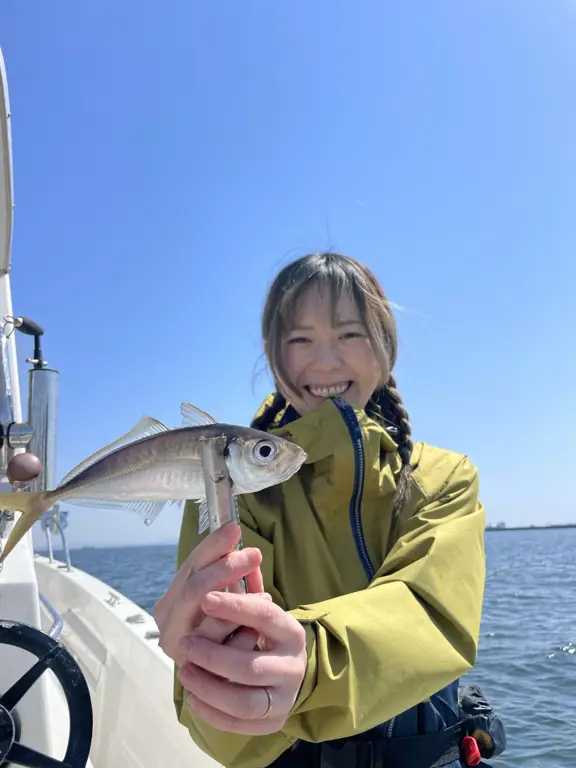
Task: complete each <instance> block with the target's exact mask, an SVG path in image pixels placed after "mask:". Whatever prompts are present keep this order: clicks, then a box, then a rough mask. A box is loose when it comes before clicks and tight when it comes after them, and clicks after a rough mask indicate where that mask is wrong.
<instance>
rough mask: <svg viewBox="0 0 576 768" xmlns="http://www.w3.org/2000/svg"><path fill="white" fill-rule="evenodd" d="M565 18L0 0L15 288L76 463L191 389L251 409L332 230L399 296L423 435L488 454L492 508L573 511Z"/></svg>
mask: <svg viewBox="0 0 576 768" xmlns="http://www.w3.org/2000/svg"><path fill="white" fill-rule="evenodd" d="M575 35H576V6H574V5H573V4H572V3H570V2H559V1H556V0H507V1H506V2H502V0H498V1H497V0H468V1H467V2H465V3H458V2H445V1H438V2H434V3H431V2H429V1H428V0H419V1H418V2H416V1H412V2H408V1H407V2H404V3H386V2H382V0H373V1H372V2H365V1H364V0H355V2H354V3H352V2H343V1H342V0H340V1H336V0H330V2H328V0H316V2H314V3H310V2H303V0H296V1H292V2H286V1H284V2H280V1H279V0H278V1H277V2H274V3H264V2H253V1H252V0H242V2H238V0H226V1H223V0H212V1H211V2H205V3H186V2H173V1H171V0H170V1H167V2H164V3H156V2H151V1H150V0H148V1H141V2H138V3H136V2H124V3H118V2H112V0H101V1H100V2H98V3H95V2H90V3H88V2H84V3H77V2H71V1H63V2H55V3H45V2H39V0H37V1H36V2H28V3H16V2H11V3H3V4H2V7H1V10H0V45H1V46H2V49H3V53H4V57H5V61H6V67H7V71H8V81H9V87H10V98H11V105H12V114H13V122H12V132H13V145H14V170H15V198H16V212H15V230H14V241H13V296H14V303H15V311H16V312H17V313H18V314H25V315H29V316H32V317H34V318H35V319H37V320H38V322H40V323H41V324H42V325H44V326H45V329H46V336H45V342H44V349H45V354H46V357H47V359H48V360H49V362H50V363H51V364H52V365H54V366H55V367H57V368H58V369H59V370H60V374H61V378H60V431H59V438H58V440H59V453H58V475H59V476H62V475H63V474H65V473H66V472H67V471H68V470H69V469H70V468H71V467H72V466H73V465H74V464H76V463H77V462H78V461H80V460H81V459H82V458H84V457H85V456H86V455H87V454H89V453H91V452H92V451H94V450H96V449H97V448H99V447H101V446H102V445H104V444H105V443H107V442H109V441H111V440H113V439H115V438H116V437H117V436H118V435H119V434H121V433H123V432H125V431H126V430H127V429H128V428H130V427H131V426H132V424H133V423H134V422H136V421H137V420H138V418H139V417H140V416H141V415H142V414H143V413H149V414H151V415H153V416H155V417H156V418H159V419H161V420H164V421H166V422H167V423H169V424H171V425H177V424H178V419H179V404H180V401H181V400H182V399H187V400H190V401H192V402H194V403H196V404H197V405H199V406H200V407H201V408H203V409H206V410H208V411H210V412H211V413H213V414H214V416H215V417H216V418H218V419H221V420H227V421H233V422H237V423H246V422H247V421H248V420H249V419H250V417H251V415H252V413H253V411H254V410H255V408H256V407H257V405H258V404H259V402H260V400H261V399H262V397H263V396H264V395H265V394H266V393H267V391H268V388H269V384H270V382H269V379H268V377H267V376H266V375H261V376H259V377H258V378H257V380H256V382H255V383H253V374H254V371H255V370H258V368H259V367H261V366H260V361H259V358H260V354H261V346H260V335H259V316H260V311H261V308H262V304H263V301H264V297H265V292H266V288H267V286H268V284H269V282H270V280H271V279H272V277H273V275H274V273H275V272H276V270H277V269H278V267H279V266H280V265H282V264H284V263H286V262H287V261H288V260H290V259H292V258H294V257H296V256H298V255H301V254H302V253H305V252H307V251H310V250H317V249H323V248H327V247H331V248H333V249H338V250H341V251H343V252H345V253H348V254H350V255H352V256H355V257H356V258H359V259H361V260H363V261H365V262H366V263H368V264H369V265H370V266H371V267H372V268H373V269H374V271H375V272H376V274H377V275H378V277H379V278H380V280H381V282H382V284H383V286H384V288H385V290H386V291H387V293H388V294H389V296H390V298H391V300H392V301H394V302H396V303H397V304H398V305H401V306H402V307H404V308H405V309H404V310H403V311H401V312H399V314H398V321H399V326H400V342H401V348H400V362H399V364H398V367H397V371H396V372H397V378H398V381H399V386H400V389H401V391H402V393H403V396H404V399H405V402H406V405H407V407H408V409H409V412H410V414H411V418H412V423H413V430H414V434H415V436H416V438H417V439H422V440H425V441H428V442H431V443H434V444H436V445H440V446H443V447H446V448H451V449H454V450H457V451H461V452H464V453H467V454H468V455H469V456H470V457H471V459H472V460H473V461H474V462H475V463H476V464H477V465H478V467H479V468H480V473H481V486H482V498H483V500H484V502H485V504H486V507H487V511H488V517H489V519H490V520H491V521H493V522H497V521H499V520H505V521H506V522H507V523H509V524H519V523H528V524H531V523H538V522H542V523H547V522H552V521H569V520H576V494H575V491H574V484H573V482H572V477H573V473H574V462H575V458H576V456H575V452H574V447H573V446H574V438H573V435H574V432H575V428H576V418H575V410H576V409H575V406H574V394H573V393H574V390H575V388H576V386H575V385H576V362H575V360H576V355H575V353H574V350H575V342H574V339H575V336H576V312H575V309H574V294H575V289H576V266H575V264H576V261H575V259H574V247H575V243H576V216H575V213H576V209H575V206H576V138H575V137H576V102H575V100H574V96H573V95H574V93H576V48H575V46H574V39H575ZM29 353H30V350H29V349H28V347H27V346H26V341H25V340H24V343H22V340H20V347H19V356H20V358H21V359H22V360H23V359H24V358H25V357H26V356H27V355H29ZM25 368H26V366H25V365H24V364H23V365H22V369H21V370H22V374H24V371H25ZM178 529H179V519H178V518H177V515H176V513H171V512H168V513H167V514H165V515H164V517H161V518H160V519H159V520H157V521H156V523H155V524H154V525H153V526H152V527H151V528H150V529H147V528H145V527H144V526H143V524H142V521H141V519H140V518H139V517H138V516H136V515H133V514H130V513H127V512H115V511H108V512H99V511H91V510H84V509H82V510H73V513H72V517H71V525H70V529H69V530H70V538H71V540H72V541H73V542H74V543H82V542H99V543H102V542H109V543H113V542H118V543H127V542H133V543H138V542H142V543H145V542H153V541H165V540H174V539H175V538H176V536H177V533H178Z"/></svg>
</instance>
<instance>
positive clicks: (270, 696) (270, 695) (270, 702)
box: [262, 685, 272, 720]
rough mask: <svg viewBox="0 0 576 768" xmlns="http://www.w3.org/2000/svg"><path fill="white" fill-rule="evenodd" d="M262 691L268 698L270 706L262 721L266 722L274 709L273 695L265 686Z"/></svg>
mask: <svg viewBox="0 0 576 768" xmlns="http://www.w3.org/2000/svg"><path fill="white" fill-rule="evenodd" d="M262 690H263V691H264V693H265V694H266V696H267V697H268V706H267V707H266V712H264V714H263V715H262V720H264V718H265V717H268V715H269V714H270V710H271V709H272V694H271V693H270V691H269V690H268V688H266V686H265V685H263V686H262Z"/></svg>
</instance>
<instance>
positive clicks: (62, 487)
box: [0, 403, 307, 563]
mask: <svg viewBox="0 0 576 768" xmlns="http://www.w3.org/2000/svg"><path fill="white" fill-rule="evenodd" d="M181 413H182V424H183V426H182V427H181V428H178V429H169V428H168V427H167V426H165V425H164V424H162V423H161V422H159V421H157V420H156V419H153V418H150V417H149V416H144V417H143V418H142V419H140V421H139V422H138V423H137V424H136V425H135V426H134V427H133V428H132V429H131V430H130V431H129V432H127V433H126V434H125V435H123V436H122V437H121V438H119V439H118V440H116V441H115V442H113V443H111V444H110V445H108V446H106V447H105V448H102V449H101V450H100V451H97V452H96V453H94V454H92V456H89V457H88V458H87V459H85V460H84V461H83V462H81V463H80V464H79V465H78V466H77V467H75V468H74V469H73V470H72V471H71V472H69V473H68V475H66V477H65V478H64V479H63V480H62V482H61V483H60V484H59V485H58V487H57V488H55V489H54V490H50V491H44V492H42V493H30V492H28V491H21V492H19V493H0V509H8V510H17V511H20V512H22V515H21V517H20V519H19V520H18V522H17V523H16V525H15V526H14V528H13V529H12V532H11V533H10V536H9V537H8V541H7V542H6V546H5V548H4V550H3V552H2V554H1V556H0V563H1V562H3V561H4V560H5V558H6V557H7V556H8V554H9V553H10V552H11V551H12V550H13V549H14V547H15V546H16V544H17V543H18V542H19V541H20V539H21V538H22V537H23V536H24V535H25V534H26V533H27V532H28V531H29V530H30V528H31V527H32V526H33V525H34V523H35V522H36V521H37V520H39V519H40V517H41V516H42V515H43V514H44V512H45V511H46V510H48V509H50V508H51V507H52V506H53V505H54V504H55V503H56V502H58V501H69V502H72V503H73V504H74V505H77V506H88V507H111V508H116V509H129V510H133V511H136V512H138V513H140V514H141V515H143V516H144V518H145V522H146V523H147V524H150V523H151V522H152V521H153V520H154V519H155V518H156V517H157V515H158V514H159V513H160V512H161V510H162V509H163V508H164V507H165V506H167V505H168V504H171V503H178V504H179V505H182V504H183V503H184V501H185V500H187V499H195V500H197V501H198V502H200V513H201V517H202V518H203V519H204V521H205V522H204V523H202V525H203V526H206V524H207V521H208V514H207V506H206V499H205V494H206V487H205V483H204V474H203V472H202V460H201V441H202V440H203V439H204V440H205V439H207V438H214V437H222V438H223V439H225V441H226V442H225V445H226V450H225V461H226V466H227V469H228V473H229V475H230V480H231V483H232V493H233V494H234V495H238V494H241V493H255V492H257V491H261V490H263V489H264V488H268V487H270V486H272V485H276V484H278V483H282V482H284V481H285V480H288V479H289V478H290V477H292V475H294V474H295V473H296V472H298V470H299V469H300V467H301V466H302V464H303V463H304V461H305V460H306V458H307V455H306V452H305V451H303V450H302V448H300V447H299V446H297V445H295V444H294V443H291V442H289V441H288V440H284V439H283V438H281V437H278V436H276V435H269V434H267V433H266V432H261V431H259V430H256V429H251V428H249V427H240V426H235V425H232V424H221V423H218V422H216V421H215V419H213V418H212V416H210V415H208V414H207V413H205V412H204V411H201V410H200V409H198V408H196V407H195V406H193V405H191V404H190V403H182V407H181Z"/></svg>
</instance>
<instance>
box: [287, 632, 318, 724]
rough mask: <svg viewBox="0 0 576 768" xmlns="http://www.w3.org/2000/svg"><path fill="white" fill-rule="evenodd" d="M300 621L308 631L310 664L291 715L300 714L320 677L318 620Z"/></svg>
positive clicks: (307, 648) (307, 645) (307, 647)
mask: <svg viewBox="0 0 576 768" xmlns="http://www.w3.org/2000/svg"><path fill="white" fill-rule="evenodd" d="M300 623H301V624H302V626H303V627H304V630H305V632H306V652H307V656H308V664H307V666H306V672H305V673H304V679H303V680H302V685H301V686H300V691H299V692H298V696H297V697H296V701H295V702H294V706H293V707H292V709H291V710H290V717H292V715H297V714H298V712H299V710H300V707H301V706H302V705H303V704H304V703H305V701H306V700H307V699H308V697H309V696H310V695H311V694H312V692H313V691H314V688H316V682H317V679H318V674H317V673H318V670H317V666H318V662H317V658H316V622H315V621H310V620H309V619H308V620H307V621H306V620H305V621H302V620H300Z"/></svg>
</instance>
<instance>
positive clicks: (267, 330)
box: [155, 253, 504, 768]
mask: <svg viewBox="0 0 576 768" xmlns="http://www.w3.org/2000/svg"><path fill="white" fill-rule="evenodd" d="M262 335H263V341H264V346H265V350H266V355H267V359H268V362H269V365H270V368H271V371H272V373H273V376H274V381H275V385H276V391H275V392H274V393H273V394H271V395H270V396H269V397H268V398H267V399H266V401H265V402H264V403H263V405H262V407H261V408H260V410H259V413H258V414H257V415H256V417H255V419H254V421H253V422H252V426H253V427H256V428H258V429H261V430H264V431H267V432H269V433H270V434H276V435H281V436H283V437H284V438H287V439H288V440H290V441H292V442H294V443H296V444H297V445H299V446H301V447H302V448H303V449H304V450H305V451H306V453H307V459H306V462H305V463H304V465H303V466H302V468H301V469H300V471H299V472H298V473H297V474H296V475H294V476H293V477H291V478H290V479H289V480H287V481H286V482H283V483H281V484H279V485H276V486H274V487H272V488H268V489H267V490H266V491H262V492H257V493H251V494H244V495H242V496H240V497H239V511H240V519H241V528H242V535H243V540H244V543H245V544H246V547H245V548H244V549H243V550H241V551H236V549H235V547H236V545H237V543H238V541H239V537H240V530H239V529H238V528H237V527H235V526H225V527H224V528H222V529H220V530H219V531H216V532H214V533H211V534H208V535H207V536H200V535H199V534H198V533H197V527H196V521H197V515H198V510H197V508H196V505H195V503H192V502H189V503H188V504H187V507H186V510H185V513H184V519H183V523H182V530H181V535H180V542H179V551H178V565H179V570H178V573H177V575H176V577H175V579H174V581H173V583H172V585H171V586H170V588H169V589H168V591H167V592H166V594H165V595H164V596H163V597H162V598H161V600H160V601H159V602H158V604H157V606H156V609H155V615H156V620H157V623H158V626H159V629H160V633H161V636H160V644H161V647H162V648H163V649H164V650H165V652H166V653H167V654H168V655H169V656H171V658H172V659H173V660H174V661H175V663H176V680H175V703H176V709H177V712H178V716H179V719H180V722H181V723H182V724H183V725H185V726H186V727H187V728H188V729H189V731H190V734H191V736H192V738H193V739H194V741H195V742H196V743H197V744H198V745H199V746H200V747H201V749H203V750H204V751H205V752H207V753H208V754H209V755H211V756H213V757H214V758H215V759H216V760H217V761H218V762H220V763H221V764H223V765H224V766H227V767H228V768H259V767H260V766H262V767H264V766H269V765H275V766H278V767H279V766H282V768H292V766H294V767H296V766H299V765H301V764H303V765H304V766H308V767H309V768H316V767H318V768H320V766H322V767H323V768H340V766H342V768H376V766H385V768H408V766H409V768H432V766H434V768H440V767H441V766H450V767H451V768H455V767H456V766H461V765H478V764H479V762H480V759H481V755H484V756H487V757H493V756H495V755H496V754H498V753H499V752H501V751H502V749H503V745H504V739H503V735H502V734H503V731H502V726H501V723H500V721H499V719H498V718H497V717H496V716H495V715H494V713H493V712H492V710H491V708H490V707H489V705H488V704H487V702H486V701H485V699H484V697H483V695H482V694H481V692H480V691H478V690H477V689H474V690H472V691H471V690H470V689H466V690H464V689H462V688H461V687H460V686H459V677H460V676H461V675H462V674H463V673H465V672H467V671H468V670H469V669H471V667H473V666H474V663H475V660H476V651H477V643H478V634H479V628H480V618H481V614H482V599H483V589H484V573H485V565H484V527H485V516H484V509H483V507H482V504H481V503H480V501H479V499H478V473H477V471H476V468H475V467H474V466H473V465H472V464H471V462H470V461H469V460H468V458H467V457H466V456H463V455H459V454H456V453H453V452H451V451H447V450H443V449H440V448H436V447H433V446H430V445H426V444H423V443H416V444H415V445H414V444H413V443H412V436H411V429H410V422H409V419H408V413H407V411H406V409H405V407H404V405H403V404H402V400H401V398H400V395H399V393H398V390H397V388H396V382H395V380H394V378H393V376H392V370H393V367H394V364H395V362H396V354H397V339H396V325H395V321H394V317H393V314H392V311H391V307H390V303H389V302H388V301H387V299H386V297H385V295H384V293H383V291H382V289H381V287H380V286H379V284H378V282H377V281H376V279H375V277H374V276H373V274H372V273H371V272H370V270H369V269H368V268H367V267H366V266H364V265H363V264H361V263H359V262H357V261H355V260H353V259H351V258H348V257H345V256H341V255H338V254H333V253H324V254H315V255H311V256H306V257H304V258H302V259H300V260H298V261H296V262H294V263H292V264H289V265H288V266H287V267H285V268H284V269H283V270H282V271H281V272H280V273H279V275H278V276H277V278H276V280H275V281H274V282H273V284H272V286H271V289H270V292H269V295H268V298H267V302H266V306H265V308H264V314H263V322H262ZM242 576H245V577H246V581H247V584H248V587H249V594H246V595H239V594H233V593H232V592H231V591H230V592H218V591H217V590H221V589H223V587H224V586H225V585H226V584H230V585H232V584H234V582H235V580H236V579H238V578H240V577H242Z"/></svg>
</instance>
